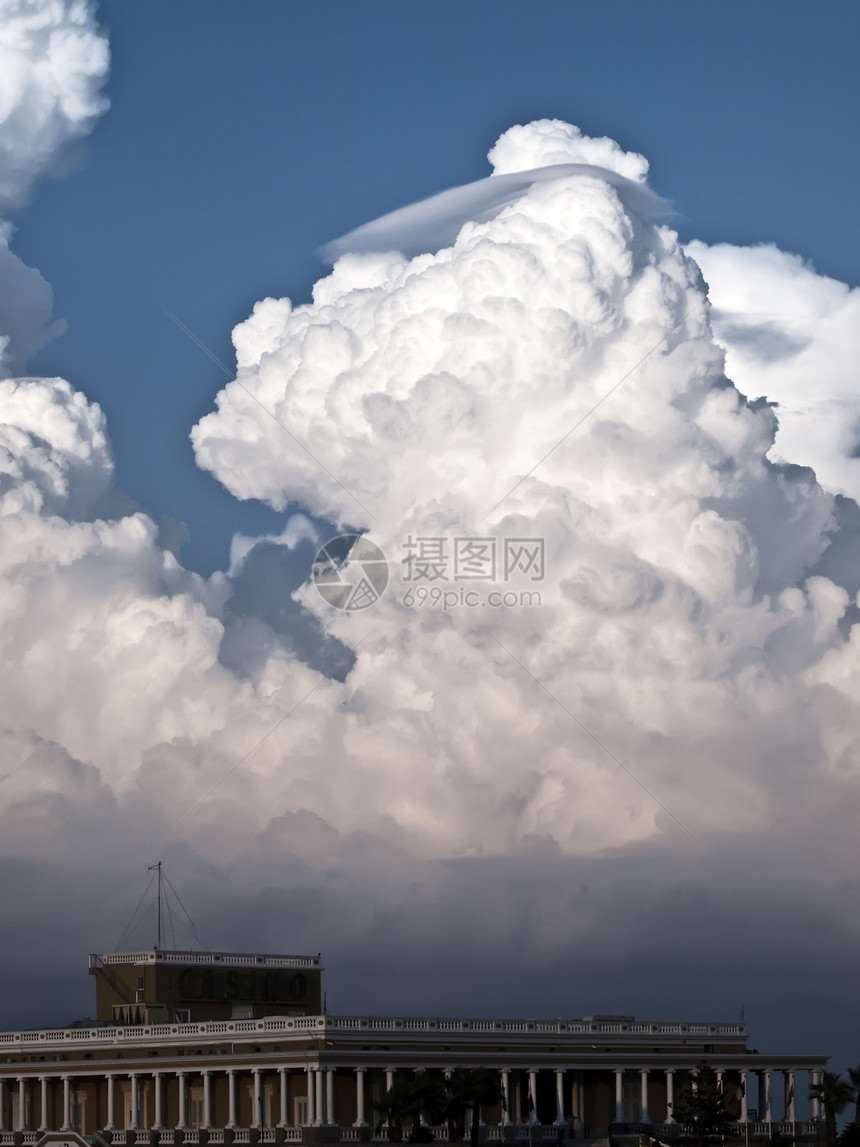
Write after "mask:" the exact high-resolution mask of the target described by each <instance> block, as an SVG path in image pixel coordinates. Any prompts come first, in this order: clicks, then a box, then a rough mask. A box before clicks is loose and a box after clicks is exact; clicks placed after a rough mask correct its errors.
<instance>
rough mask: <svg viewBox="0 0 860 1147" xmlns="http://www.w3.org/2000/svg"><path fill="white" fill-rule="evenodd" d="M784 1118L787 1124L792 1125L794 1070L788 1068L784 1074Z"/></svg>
mask: <svg viewBox="0 0 860 1147" xmlns="http://www.w3.org/2000/svg"><path fill="white" fill-rule="evenodd" d="M785 1118H786V1120H787V1121H788V1122H789V1123H794V1122H795V1119H796V1116H795V1110H794V1069H793V1068H789V1069H788V1071H786V1072H785Z"/></svg>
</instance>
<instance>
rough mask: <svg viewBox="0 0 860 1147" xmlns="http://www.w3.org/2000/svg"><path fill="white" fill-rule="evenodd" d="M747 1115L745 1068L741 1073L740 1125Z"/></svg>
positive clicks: (744, 1121) (745, 1120)
mask: <svg viewBox="0 0 860 1147" xmlns="http://www.w3.org/2000/svg"><path fill="white" fill-rule="evenodd" d="M748 1118H749V1116H748V1115H747V1073H746V1068H744V1069H742V1071H741V1123H746V1122H747V1119H748Z"/></svg>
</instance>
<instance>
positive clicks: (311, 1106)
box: [305, 1064, 317, 1127]
mask: <svg viewBox="0 0 860 1147" xmlns="http://www.w3.org/2000/svg"><path fill="white" fill-rule="evenodd" d="M305 1071H306V1073H307V1077H308V1114H307V1120H308V1126H309V1127H313V1126H314V1125H315V1124H316V1121H317V1112H316V1105H315V1103H314V1069H313V1068H312V1067H311V1065H310V1064H308V1066H307V1067H306V1068H305Z"/></svg>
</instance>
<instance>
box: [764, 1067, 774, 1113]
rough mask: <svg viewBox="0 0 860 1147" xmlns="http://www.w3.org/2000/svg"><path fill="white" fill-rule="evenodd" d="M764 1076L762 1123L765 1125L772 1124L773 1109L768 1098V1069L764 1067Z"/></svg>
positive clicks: (769, 1097)
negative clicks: (763, 1113) (763, 1112)
mask: <svg viewBox="0 0 860 1147" xmlns="http://www.w3.org/2000/svg"><path fill="white" fill-rule="evenodd" d="M763 1075H764V1111H765V1115H764V1121H765V1123H773V1107H772V1104H771V1096H770V1068H769V1067H766V1068H765V1069H764V1072H763Z"/></svg>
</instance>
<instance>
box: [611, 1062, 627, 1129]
mask: <svg viewBox="0 0 860 1147" xmlns="http://www.w3.org/2000/svg"><path fill="white" fill-rule="evenodd" d="M612 1070H613V1071H614V1072H615V1122H616V1123H621V1122H622V1121H623V1117H624V1099H623V1093H622V1090H621V1080H622V1077H623V1075H624V1070H623V1068H620V1067H614V1068H613V1069H612Z"/></svg>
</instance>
